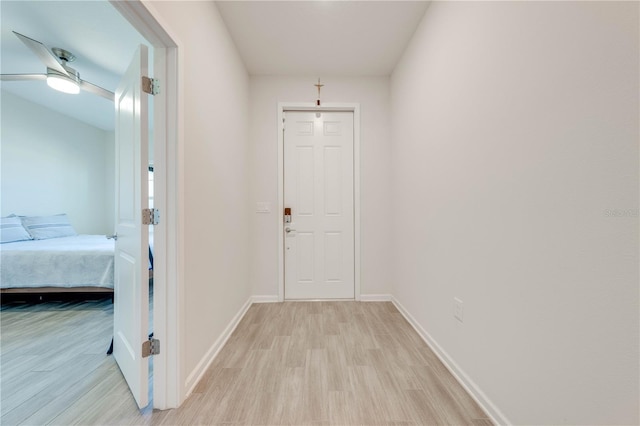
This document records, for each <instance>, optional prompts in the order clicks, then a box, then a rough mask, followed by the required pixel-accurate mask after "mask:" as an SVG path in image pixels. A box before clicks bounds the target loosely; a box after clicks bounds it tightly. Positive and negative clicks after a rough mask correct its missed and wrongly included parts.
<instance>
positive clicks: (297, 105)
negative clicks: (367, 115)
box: [276, 102, 360, 302]
mask: <svg viewBox="0 0 640 426" xmlns="http://www.w3.org/2000/svg"><path fill="white" fill-rule="evenodd" d="M289 111H313V112H316V111H319V112H323V111H326V112H352V113H353V234H354V235H353V243H354V258H353V262H354V265H353V266H354V292H353V294H354V299H355V300H358V301H359V300H360V104H359V103H326V104H324V105H322V106H320V107H317V106H316V105H315V104H314V103H313V102H278V212H277V214H276V218H277V220H278V302H284V221H283V220H282V217H283V213H284V121H283V118H284V113H285V112H289Z"/></svg>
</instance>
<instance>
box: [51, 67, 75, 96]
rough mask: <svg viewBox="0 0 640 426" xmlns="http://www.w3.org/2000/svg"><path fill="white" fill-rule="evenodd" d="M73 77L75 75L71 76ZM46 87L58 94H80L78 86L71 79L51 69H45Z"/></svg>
mask: <svg viewBox="0 0 640 426" xmlns="http://www.w3.org/2000/svg"><path fill="white" fill-rule="evenodd" d="M72 75H73V76H74V77H75V75H74V74H72ZM47 85H48V86H49V87H51V88H52V89H55V90H57V91H59V92H64V93H70V94H72V95H77V94H78V93H80V84H79V83H78V81H76V80H75V79H74V78H72V77H67V76H66V75H63V74H60V73H58V72H56V71H55V70H52V69H51V68H48V69H47Z"/></svg>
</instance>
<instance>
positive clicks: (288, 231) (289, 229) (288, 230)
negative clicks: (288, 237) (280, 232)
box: [284, 228, 296, 234]
mask: <svg viewBox="0 0 640 426" xmlns="http://www.w3.org/2000/svg"><path fill="white" fill-rule="evenodd" d="M284 232H286V233H287V234H288V233H290V232H296V230H295V229H291V228H285V229H284Z"/></svg>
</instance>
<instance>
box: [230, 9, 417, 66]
mask: <svg viewBox="0 0 640 426" xmlns="http://www.w3.org/2000/svg"><path fill="white" fill-rule="evenodd" d="M428 4H429V2H426V1H221V2H218V9H219V10H220V13H221V14H222V17H223V19H224V21H225V23H226V24H227V28H228V29H229V32H230V33H231V36H232V38H233V40H234V42H235V44H236V47H237V48H238V50H239V51H240V55H241V56H242V59H243V60H244V63H245V65H246V66H247V69H248V70H249V73H250V74H252V75H265V74H266V75H314V76H315V75H317V76H325V75H331V76H384V75H390V74H391V72H392V71H393V69H394V67H395V65H396V64H397V62H398V60H399V58H400V56H401V55H402V53H403V52H404V49H405V47H406V45H407V43H408V42H409V40H410V39H411V37H412V36H413V33H414V32H415V30H416V27H417V26H418V24H419V23H420V20H421V19H422V16H423V15H424V13H425V11H426V9H427V6H428Z"/></svg>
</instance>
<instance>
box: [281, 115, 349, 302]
mask: <svg viewBox="0 0 640 426" xmlns="http://www.w3.org/2000/svg"><path fill="white" fill-rule="evenodd" d="M353 138H354V135H353V113H352V112H322V113H316V112H286V114H285V131H284V207H285V208H290V209H291V223H285V224H284V231H285V232H284V235H283V238H284V251H285V255H284V262H285V268H284V273H285V285H284V294H285V299H289V300H292V299H353V298H354V296H355V287H354V284H355V277H354V273H355V267H354V205H353V203H354V197H353V195H354V192H353V183H354V178H353V158H354V154H353Z"/></svg>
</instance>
